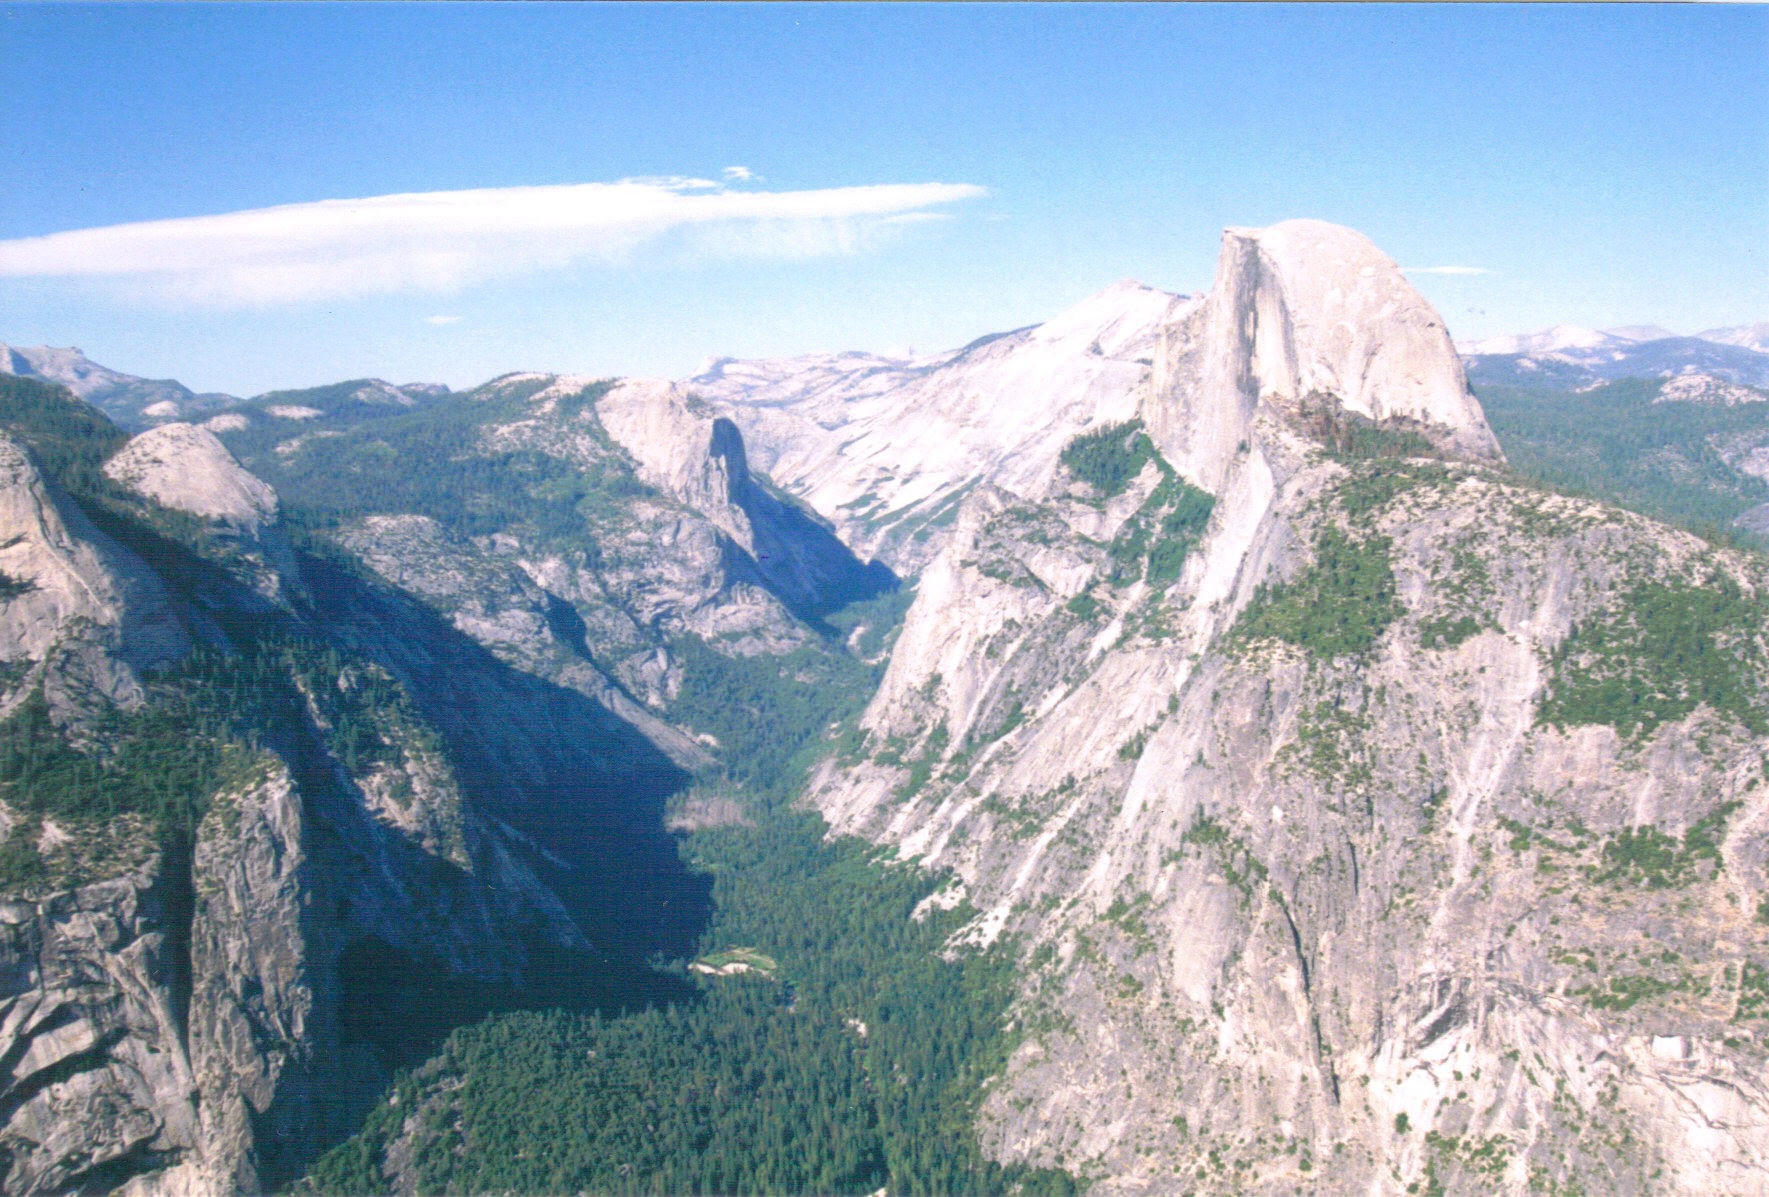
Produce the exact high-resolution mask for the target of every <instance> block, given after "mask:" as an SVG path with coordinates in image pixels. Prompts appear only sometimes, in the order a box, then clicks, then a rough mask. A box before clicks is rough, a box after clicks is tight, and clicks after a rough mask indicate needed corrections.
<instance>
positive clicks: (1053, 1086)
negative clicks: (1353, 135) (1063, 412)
mask: <svg viewBox="0 0 1769 1197" xmlns="http://www.w3.org/2000/svg"><path fill="white" fill-rule="evenodd" d="M1160 341H1161V349H1160V351H1159V354H1158V357H1157V364H1156V366H1155V368H1154V370H1153V372H1152V377H1151V379H1150V382H1149V385H1148V386H1147V387H1146V388H1145V389H1144V391H1143V392H1142V394H1141V396H1140V398H1139V399H1138V402H1137V406H1136V408H1135V409H1134V412H1133V413H1125V414H1126V415H1128V414H1135V415H1137V416H1139V417H1140V418H1141V419H1142V421H1143V424H1144V427H1146V429H1147V430H1148V435H1149V440H1150V441H1151V442H1152V446H1151V448H1152V449H1153V450H1154V451H1155V452H1154V454H1153V455H1152V456H1144V457H1142V458H1140V459H1139V460H1141V461H1142V462H1143V464H1142V467H1141V472H1140V473H1139V474H1138V475H1137V476H1136V478H1135V480H1134V481H1133V482H1131V483H1130V484H1129V485H1127V486H1126V487H1125V488H1124V489H1123V490H1122V491H1121V492H1120V493H1117V494H1106V493H1103V492H1101V491H1100V490H1099V489H1098V488H1097V487H1095V486H1094V485H1092V484H1090V483H1089V482H1088V481H1087V480H1086V479H1085V478H1083V477H1082V476H1080V475H1079V474H1078V473H1076V472H1075V471H1073V470H1070V469H1068V468H1067V467H1064V466H1062V465H1061V463H1060V461H1059V462H1058V463H1057V465H1056V468H1054V469H1053V471H1052V474H1051V476H1050V479H1049V481H1048V482H1047V483H1043V484H1022V485H1019V486H1011V485H1008V484H1005V483H1002V484H999V485H993V486H988V485H985V486H979V487H978V488H976V490H975V491H974V492H973V493H972V494H970V496H969V497H968V498H967V500H966V501H965V503H964V505H963V508H962V510H961V512H960V514H959V515H958V517H957V520H956V522H955V525H954V527H953V529H952V532H951V534H950V537H949V539H948V540H947V541H946V542H945V544H944V546H943V547H942V549H941V550H940V552H939V553H938V554H937V555H936V556H935V557H934V559H933V560H932V561H931V562H930V563H929V565H928V566H927V568H926V569H925V570H924V571H923V573H922V575H921V578H920V585H919V590H918V595H917V601H916V603H915V605H914V606H913V607H912V609H911V610H910V613H909V616H908V620H907V623H906V625H905V627H904V629H903V632H902V634H901V637H900V638H899V641H898V645H897V648H896V651H895V653H894V655H893V658H892V660H891V663H890V666H889V669H888V671H887V674H886V677H885V680H884V683H883V685H882V686H881V689H880V691H879V694H878V696H877V698H876V699H875V700H874V702H873V704H872V705H871V707H870V708H869V709H868V711H867V714H866V716H865V721H864V722H865V728H866V731H867V733H868V734H867V738H866V740H865V741H864V743H863V744H861V745H859V746H858V747H856V748H851V749H849V751H848V753H847V755H845V756H838V757H837V758H835V759H832V760H831V761H828V762H826V763H825V765H824V766H823V768H822V770H821V771H820V773H819V774H818V776H817V777H816V779H815V780H814V783H813V798H814V800H815V801H816V803H817V804H818V806H819V808H820V809H821V810H822V811H823V812H824V814H825V815H826V817H828V818H829V820H830V821H831V823H832V824H833V825H834V826H835V828H836V829H837V830H838V831H845V832H853V833H858V834H862V835H866V836H870V837H872V838H875V839H878V840H881V841H884V842H888V843H892V844H895V845H896V846H897V847H898V848H899V849H900V850H901V851H902V852H904V853H905V854H907V855H910V856H913V857H916V858H919V859H921V860H923V861H925V862H927V863H928V864H930V865H934V866H937V867H942V868H948V869H951V870H953V872H954V873H955V874H956V880H955V887H954V889H953V891H952V892H951V893H950V894H948V895H947V896H948V897H950V898H956V897H957V896H958V895H959V894H961V893H962V894H963V895H964V896H967V897H968V898H969V900H970V901H971V902H972V903H973V904H974V905H975V906H976V907H977V909H978V910H979V912H980V913H979V916H978V918H977V920H976V921H975V923H974V924H973V925H972V928H971V932H970V934H971V936H972V937H973V938H974V939H975V940H976V941H978V942H1000V941H1004V940H1007V941H1011V942H1012V943H1013V944H1014V945H1015V947H1016V949H1017V950H1018V951H1019V952H1020V953H1021V960H1022V973H1021V979H1020V999H1019V1004H1018V1007H1017V1009H1016V1013H1015V1018H1016V1020H1017V1023H1018V1025H1019V1026H1020V1027H1021V1028H1022V1029H1023V1030H1024V1035H1025V1037H1024V1040H1023V1042H1022V1043H1021V1045H1020V1047H1019V1048H1018V1050H1017V1051H1016V1052H1015V1054H1014V1056H1013V1058H1012V1059H1011V1061H1010V1062H1009V1064H1008V1066H1007V1069H1006V1072H1005V1075H1004V1076H1003V1077H1002V1078H1001V1080H1000V1081H999V1082H998V1083H997V1084H996V1085H995V1086H993V1087H992V1088H991V1089H990V1091H989V1095H988V1097H987V1099H986V1100H985V1102H984V1106H983V1111H982V1120H981V1130H982V1133H983V1135H984V1137H985V1140H986V1142H988V1143H989V1144H990V1145H991V1146H992V1149H993V1150H995V1151H996V1152H998V1153H999V1154H1000V1155H1001V1156H1003V1157H1004V1158H1009V1159H1017V1160H1028V1161H1035V1162H1038V1163H1044V1164H1051V1163H1056V1164H1061V1165H1063V1166H1065V1167H1069V1168H1071V1169H1078V1170H1080V1171H1083V1172H1084V1173H1085V1174H1086V1175H1089V1176H1091V1177H1094V1178H1096V1181H1097V1188H1098V1189H1099V1190H1100V1191H1104V1192H1124V1193H1187V1192H1214V1193H1274V1194H1275V1193H1290V1192H1334V1193H1360V1194H1362V1193H1395V1194H1399V1193H1403V1192H1407V1191H1409V1186H1412V1189H1411V1191H1415V1192H1417V1191H1425V1190H1426V1189H1428V1188H1431V1186H1434V1185H1437V1186H1442V1187H1443V1191H1447V1192H1464V1193H1474V1192H1492V1191H1501V1192H1516V1193H1522V1192H1530V1191H1549V1190H1550V1189H1551V1188H1552V1187H1555V1186H1558V1187H1560V1188H1561V1189H1568V1188H1573V1187H1579V1188H1583V1189H1585V1190H1587V1191H1598V1190H1600V1191H1605V1192H1647V1191H1655V1190H1656V1188H1658V1187H1661V1186H1662V1187H1667V1188H1669V1189H1671V1190H1672V1191H1677V1192H1704V1193H1706V1192H1725V1193H1760V1192H1764V1191H1765V1189H1766V1186H1769V1181H1766V1179H1765V1178H1766V1177H1769V1089H1766V1088H1765V1085H1764V1082H1763V1067H1762V1059H1763V1056H1762V1050H1763V1049H1762V1047H1761V1046H1760V1044H1761V1042H1762V1037H1763V1036H1764V1035H1765V1034H1766V1033H1769V1023H1765V1021H1764V1016H1765V1015H1766V1014H1769V1003H1766V1002H1765V998H1764V997H1763V996H1761V995H1760V991H1761V990H1762V989H1763V982H1762V981H1761V980H1760V978H1762V977H1763V975H1764V974H1763V972H1762V965H1761V963H1760V962H1761V961H1762V960H1763V959H1764V954H1765V952H1766V951H1769V934H1766V933H1769V926H1765V925H1764V924H1763V923H1762V922H1760V921H1759V920H1758V919H1757V918H1756V916H1755V910H1756V902H1757V896H1758V895H1760V894H1761V893H1762V892H1763V890H1764V888H1765V885H1766V884H1769V874H1766V872H1765V862H1766V860H1769V840H1766V839H1765V836H1766V834H1769V788H1766V786H1765V778H1764V772H1763V768H1764V766H1763V762H1762V757H1761V752H1760V742H1759V738H1758V736H1757V735H1756V733H1755V732H1753V731H1752V730H1751V726H1750V724H1749V719H1750V718H1751V717H1750V716H1748V715H1741V714H1740V713H1739V711H1740V710H1742V708H1739V709H1735V710H1731V711H1729V712H1723V711H1720V710H1717V709H1715V708H1714V707H1712V706H1709V705H1703V704H1701V703H1690V704H1687V705H1683V706H1677V707H1675V708H1674V709H1670V708H1667V709H1666V710H1665V712H1664V714H1663V717H1662V718H1656V717H1655V720H1654V721H1651V722H1649V723H1645V724H1643V723H1641V722H1639V721H1638V719H1636V718H1635V716H1634V715H1631V714H1618V713H1617V712H1616V710H1614V709H1611V708H1607V707H1604V706H1603V704H1602V702H1601V701H1600V700H1599V699H1597V698H1593V697H1592V695H1600V694H1604V693H1609V691H1606V690H1604V689H1603V688H1602V684H1601V678H1602V677H1603V676H1605V675H1604V674H1603V672H1602V671H1603V670H1606V669H1624V670H1632V669H1639V670H1645V671H1648V672H1650V671H1651V670H1654V669H1657V668H1659V665H1658V664H1655V662H1662V661H1663V660H1665V659H1666V658H1667V654H1666V653H1665V652H1663V651H1662V646H1658V645H1656V644H1655V643H1654V642H1652V641H1651V640H1650V635H1651V634H1652V633H1650V632H1649V631H1648V630H1646V629H1647V628H1648V627H1649V626H1658V624H1657V623H1655V622H1654V621H1660V622H1662V621H1663V620H1664V619H1667V618H1671V613H1672V612H1674V611H1679V610H1686V609H1690V608H1696V609H1707V607H1708V606H1709V605H1715V606H1714V609H1716V610H1718V609H1721V608H1724V609H1728V610H1731V609H1734V608H1731V607H1728V606H1727V604H1729V603H1732V602H1733V601H1734V597H1736V596H1744V597H1742V598H1738V599H1737V601H1740V602H1742V601H1745V599H1746V598H1749V596H1761V595H1769V573H1766V572H1765V570H1764V569H1763V567H1762V566H1761V564H1760V562H1758V561H1757V559H1755V558H1753V557H1750V556H1748V555H1744V554H1737V553H1730V552H1725V551H1719V550H1715V549H1713V548H1711V547H1709V546H1707V545H1705V544H1703V543H1702V542H1700V541H1698V540H1696V539H1695V538H1693V537H1690V536H1688V535H1685V534H1683V533H1680V532H1675V531H1672V530H1670V529H1667V528H1666V527H1664V526H1663V525H1659V524H1656V523H1654V522H1653V521H1651V520H1647V519H1644V518H1641V517H1638V516H1634V515H1631V514H1628V513H1625V512H1622V511H1619V510H1617V509H1614V508H1609V507H1605V506H1603V505H1601V504H1597V503H1594V502H1588V501H1583V500H1575V499H1570V498H1566V497H1562V496H1556V495H1549V494H1544V493H1542V492H1538V491H1534V490H1531V489H1529V488H1527V487H1524V486H1522V485H1520V484H1518V483H1517V482H1516V481H1515V480H1513V479H1511V478H1510V477H1509V476H1508V475H1507V474H1505V473H1504V471H1503V470H1502V469H1500V468H1497V467H1499V466H1500V464H1501V461H1500V457H1499V453H1498V450H1497V447H1496V445H1495V443H1494V441H1493V438H1492V435H1491V433H1490V432H1489V430H1488V428H1487V425H1486V422H1485V420H1484V418H1483V416H1482V413H1481V411H1480V408H1479V405H1478V404H1477V402H1476V401H1475V400H1474V399H1473V398H1472V397H1471V396H1470V394H1469V392H1468V390H1467V387H1466V385H1465V383H1464V380H1463V377H1462V373H1461V369H1460V366H1459V365H1458V363H1457V360H1456V357H1455V354H1454V349H1453V347H1452V346H1451V344H1450V342H1449V340H1448V338H1447V336H1446V335H1445V334H1444V331H1443V329H1442V322H1441V320H1439V319H1438V317H1437V316H1436V314H1435V313H1434V312H1433V311H1432V310H1431V309H1430V307H1429V306H1428V305H1426V304H1425V303H1424V302H1423V301H1422V300H1421V299H1419V297H1418V296H1417V295H1416V293H1414V292H1413V291H1412V289H1411V288H1410V287H1409V286H1408V285H1407V284H1406V282H1405V280H1404V279H1403V278H1402V277H1401V276H1400V275H1399V272H1398V271H1397V270H1396V269H1395V267H1394V265H1393V263H1392V262H1390V261H1389V260H1388V259H1387V258H1385V257H1384V256H1382V255H1381V254H1380V253H1379V252H1378V251H1377V250H1375V249H1374V247H1372V246H1371V245H1370V243H1369V242H1368V241H1367V240H1366V239H1364V238H1363V237H1361V236H1359V235H1358V234H1356V233H1352V232H1350V231H1349V230H1344V229H1338V228H1334V227H1332V226H1328V225H1321V224H1318V223H1315V222H1291V223H1287V224H1284V225H1279V226H1277V227H1275V228H1273V229H1268V230H1262V231H1253V230H1229V231H1228V232H1227V233H1226V234H1225V236H1224V242H1223V253H1222V261H1221V265H1220V267H1219V270H1218V274H1217V279H1216V283H1215V285H1214V287H1213V289H1212V291H1211V292H1210V294H1209V295H1208V296H1207V297H1205V299H1204V300H1203V301H1202V302H1201V303H1198V304H1196V305H1193V306H1190V307H1188V308H1181V309H1179V310H1176V311H1175V312H1174V313H1173V316H1172V319H1170V320H1169V321H1168V322H1167V323H1166V324H1165V326H1164V328H1163V330H1162V332H1161V335H1160ZM1360 438H1361V439H1360ZM1136 444H1137V442H1136V441H1135V440H1134V438H1133V437H1132V436H1131V435H1130V434H1129V433H1126V434H1125V435H1124V437H1123V438H1122V445H1123V446H1124V449H1123V451H1124V452H1125V453H1126V454H1131V453H1133V452H1134V451H1136V450H1135V446H1136ZM1157 458H1158V459H1159V460H1157ZM1163 465H1165V467H1166V470H1167V471H1170V474H1169V473H1167V472H1163ZM1170 475H1171V476H1170ZM1173 478H1177V479H1180V480H1183V481H1185V482H1189V483H1190V484H1192V485H1195V486H1198V487H1201V488H1203V489H1204V490H1206V491H1208V492H1210V494H1211V495H1212V496H1213V497H1214V500H1215V502H1214V505H1213V507H1211V508H1210V509H1209V514H1208V521H1207V525H1206V526H1205V527H1204V528H1203V530H1202V532H1201V534H1199V536H1198V539H1197V542H1196V543H1195V544H1194V545H1193V546H1192V547H1191V549H1190V552H1189V553H1188V554H1187V555H1186V556H1185V559H1184V563H1183V566H1181V567H1179V568H1177V569H1172V570H1169V571H1167V572H1165V573H1161V572H1159V571H1157V570H1155V569H1154V568H1153V565H1152V561H1153V558H1152V557H1151V558H1149V560H1150V562H1151V564H1150V565H1149V566H1148V567H1146V568H1145V567H1144V565H1143V564H1142V560H1141V559H1140V558H1139V557H1138V556H1137V554H1142V553H1146V552H1149V551H1150V546H1152V545H1155V544H1158V543H1159V539H1160V536H1161V535H1162V534H1163V533H1161V532H1159V531H1151V529H1162V528H1165V527H1166V526H1167V525H1164V524H1163V523H1162V522H1161V521H1162V519H1163V518H1165V516H1163V514H1162V513H1164V512H1171V511H1173V510H1175V508H1174V507H1173V506H1172V494H1173V489H1174V486H1175V483H1174V482H1173V481H1172V479H1173ZM1175 526H1177V525H1175ZM1728 596H1734V597H1728ZM1643 605H1644V606H1643ZM1642 610H1644V611H1646V612H1647V614H1640V612H1641V611H1642ZM1654 612H1656V613H1655V614H1654ZM1759 622H1760V621H1748V620H1747V621H1745V622H1744V624H1741V625H1740V626H1739V627H1738V628H1736V629H1735V630H1734V631H1732V632H1728V633H1727V635H1729V636H1733V635H1735V636H1737V637H1738V640H1737V641H1736V645H1737V647H1736V648H1735V649H1733V650H1729V651H1736V652H1738V653H1739V654H1741V659H1744V660H1749V661H1750V662H1752V665H1751V668H1753V669H1757V670H1758V671H1759V673H1758V674H1756V675H1754V676H1759V677H1760V676H1761V674H1762V673H1766V672H1769V667H1766V666H1765V662H1766V661H1769V657H1765V655H1764V652H1763V645H1762V643H1761V629H1760V626H1758V623H1759ZM1595 627H1604V628H1612V629H1614V631H1613V632H1610V633H1604V634H1603V635H1605V636H1610V637H1612V638H1611V639H1600V640H1592V639H1591V638H1590V637H1591V636H1593V635H1597V634H1596V633H1593V632H1590V631H1589V630H1588V629H1592V628H1595ZM1579 629H1587V631H1586V632H1585V634H1584V635H1585V637H1586V638H1584V639H1580V638H1579V636H1580V632H1579ZM1629 637H1633V639H1629ZM1616 638H1619V639H1616ZM1593 643H1602V644H1606V645H1616V644H1626V645H1628V646H1631V647H1623V648H1610V649H1605V650H1604V652H1607V653H1609V655H1608V656H1605V655H1603V653H1599V652H1597V651H1596V650H1594V649H1590V648H1588V647H1581V646H1588V645H1591V644H1593ZM1728 643H1733V642H1732V641H1728ZM1618 654H1619V655H1618ZM1630 654H1631V655H1630ZM1630 676H1634V675H1630ZM1639 676H1642V677H1643V676H1644V675H1639ZM1634 684H1635V685H1637V686H1644V685H1647V683H1646V682H1644V681H1636V682H1635V683H1634ZM1661 684H1663V685H1665V686H1667V687H1669V688H1671V689H1675V688H1676V687H1677V686H1681V685H1684V684H1686V683H1684V682H1677V681H1675V680H1667V681H1664V682H1663V683H1661ZM1687 684H1694V683H1687ZM1679 692H1682V691H1679ZM1716 701H1719V700H1716ZM1580 704H1583V705H1580ZM1605 719H1607V720H1608V721H1609V722H1607V723H1605V722H1604V721H1603V720H1605ZM1741 719H1743V720H1745V721H1744V722H1740V720H1741ZM1654 837H1659V838H1654ZM1647 842H1650V843H1653V844H1657V845H1664V846H1666V848H1665V850H1666V852H1667V853H1668V854H1669V855H1667V856H1666V857H1664V858H1663V859H1659V860H1658V864H1657V865H1652V864H1642V863H1641V861H1640V860H1639V859H1637V858H1636V857H1634V856H1632V855H1630V853H1632V852H1633V851H1634V846H1637V845H1639V844H1642V843H1647ZM1655 859H1657V858H1655ZM1660 866H1662V869H1660V871H1657V872H1654V871H1653V870H1654V869H1659V867H1660ZM1664 870H1668V872H1667V871H1664ZM1431 1191H1437V1189H1435V1188H1432V1189H1431Z"/></svg>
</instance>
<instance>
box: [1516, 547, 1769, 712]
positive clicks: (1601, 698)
mask: <svg viewBox="0 0 1769 1197" xmlns="http://www.w3.org/2000/svg"><path fill="white" fill-rule="evenodd" d="M1765 614H1769V612H1766V611H1765V608H1764V605H1763V603H1762V602H1761V601H1760V600H1759V599H1756V598H1753V597H1750V596H1747V595H1745V594H1744V592H1743V591H1742V590H1740V588H1739V587H1738V585H1737V584H1736V583H1734V582H1733V581H1732V580H1731V579H1730V578H1727V577H1725V576H1723V575H1720V574H1718V573H1717V572H1716V573H1715V574H1713V575H1712V576H1710V577H1709V578H1708V579H1707V580H1706V581H1705V582H1692V581H1655V582H1648V583H1645V584H1643V585H1641V586H1638V587H1636V588H1634V589H1633V590H1632V591H1630V592H1628V593H1625V594H1623V595H1621V596H1620V598H1619V600H1618V601H1617V602H1616V603H1614V604H1613V605H1612V606H1611V607H1610V608H1609V609H1608V610H1607V611H1605V612H1604V613H1603V614H1601V615H1599V616H1597V617H1595V618H1593V619H1590V620H1587V621H1585V622H1584V623H1582V624H1580V625H1578V626H1576V627H1575V628H1574V629H1573V630H1572V633H1571V634H1570V635H1568V636H1567V638H1566V640H1565V641H1564V642H1563V643H1562V644H1561V646H1560V648H1559V650H1558V651H1556V653H1555V654H1554V659H1553V662H1552V665H1551V673H1550V677H1549V684H1548V697H1547V698H1546V699H1545V700H1544V701H1543V703H1542V704H1541V707H1540V708H1539V709H1538V711H1537V713H1536V718H1537V721H1538V722H1539V723H1543V724H1549V725H1552V726H1555V727H1563V728H1564V727H1574V726H1579V725H1589V724H1603V725H1606V726H1608V727H1613V728H1614V729H1615V730H1616V731H1618V732H1620V733H1621V735H1622V736H1623V737H1624V738H1627V739H1631V740H1636V741H1637V740H1642V739H1644V738H1645V737H1647V736H1649V735H1651V734H1652V733H1653V732H1654V731H1656V730H1657V729H1658V728H1659V727H1661V726H1662V725H1664V724H1666V723H1673V722H1676V721H1678V720H1681V719H1684V718H1686V717H1688V716H1689V715H1690V714H1692V713H1693V712H1694V711H1695V710H1696V708H1697V707H1706V708H1708V709H1709V710H1710V711H1712V712H1713V713H1714V714H1715V715H1716V716H1718V717H1719V718H1721V719H1725V720H1728V721H1730V722H1733V723H1736V724H1738V725H1740V726H1742V727H1744V728H1746V729H1748V730H1750V731H1751V732H1753V733H1755V734H1757V735H1763V734H1765V733H1769V717H1766V714H1765V707H1764V701H1765V696H1764V694H1763V688H1762V685H1761V683H1760V681H1759V679H1760V678H1762V677H1764V676H1765V675H1766V673H1769V653H1765V650H1764V645H1763V627H1764V618H1765Z"/></svg>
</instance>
